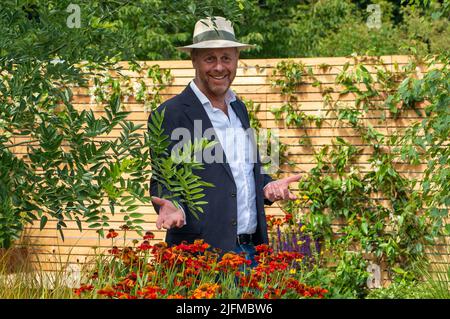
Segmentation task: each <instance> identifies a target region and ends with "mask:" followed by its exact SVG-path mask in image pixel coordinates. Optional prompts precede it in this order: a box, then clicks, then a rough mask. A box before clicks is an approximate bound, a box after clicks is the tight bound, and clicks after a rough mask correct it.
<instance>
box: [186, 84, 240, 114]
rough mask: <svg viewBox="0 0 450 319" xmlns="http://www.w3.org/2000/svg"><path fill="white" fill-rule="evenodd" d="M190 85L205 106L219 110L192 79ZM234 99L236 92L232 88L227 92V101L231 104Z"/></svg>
mask: <svg viewBox="0 0 450 319" xmlns="http://www.w3.org/2000/svg"><path fill="white" fill-rule="evenodd" d="M189 85H190V87H191V89H192V91H194V93H195V95H196V96H197V98H198V99H199V100H200V103H202V105H203V106H206V107H209V108H211V109H212V110H213V111H215V110H218V109H216V108H214V107H213V106H212V104H211V101H210V100H209V99H208V98H207V97H206V95H205V94H203V92H202V91H200V89H199V88H198V86H197V85H196V84H195V82H194V81H191V83H189ZM234 101H236V94H234V92H233V91H232V90H231V89H228V91H227V93H226V94H225V103H226V104H227V105H228V106H229V105H230V103H231V102H234Z"/></svg>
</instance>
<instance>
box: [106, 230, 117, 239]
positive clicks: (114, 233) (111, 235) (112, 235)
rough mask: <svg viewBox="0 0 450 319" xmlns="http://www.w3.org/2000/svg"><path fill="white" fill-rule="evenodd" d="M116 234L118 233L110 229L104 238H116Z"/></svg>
mask: <svg viewBox="0 0 450 319" xmlns="http://www.w3.org/2000/svg"><path fill="white" fill-rule="evenodd" d="M117 236H119V234H118V233H117V232H116V231H115V230H114V229H110V230H109V231H108V235H106V238H116V237H117Z"/></svg>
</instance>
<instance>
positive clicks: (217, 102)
mask: <svg viewBox="0 0 450 319" xmlns="http://www.w3.org/2000/svg"><path fill="white" fill-rule="evenodd" d="M194 83H195V85H196V86H197V88H198V89H199V90H200V91H201V92H202V93H203V94H204V95H205V96H206V97H207V98H208V100H209V101H210V102H211V105H212V106H213V107H215V108H217V109H220V110H222V112H224V113H225V114H226V115H227V116H228V106H227V103H226V102H225V94H223V95H222V96H217V95H212V94H209V92H207V90H205V89H204V88H203V87H202V86H201V85H199V83H198V82H197V81H196V80H195V79H194Z"/></svg>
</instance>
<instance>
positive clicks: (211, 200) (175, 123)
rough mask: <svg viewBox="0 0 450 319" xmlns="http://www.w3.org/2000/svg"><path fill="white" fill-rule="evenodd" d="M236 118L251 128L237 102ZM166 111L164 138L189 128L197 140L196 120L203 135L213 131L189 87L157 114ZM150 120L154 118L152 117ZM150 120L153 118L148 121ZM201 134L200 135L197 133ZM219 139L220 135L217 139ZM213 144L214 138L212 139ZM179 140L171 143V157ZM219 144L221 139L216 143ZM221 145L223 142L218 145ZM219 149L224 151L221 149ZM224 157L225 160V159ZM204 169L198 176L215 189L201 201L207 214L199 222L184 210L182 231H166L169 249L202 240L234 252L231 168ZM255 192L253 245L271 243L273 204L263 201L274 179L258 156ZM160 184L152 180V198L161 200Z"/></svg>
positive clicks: (216, 165)
mask: <svg viewBox="0 0 450 319" xmlns="http://www.w3.org/2000/svg"><path fill="white" fill-rule="evenodd" d="M231 106H232V108H233V110H234V112H235V113H236V115H237V116H238V117H239V119H240V120H241V123H242V126H243V127H244V129H248V128H249V127H250V121H249V116H248V112H247V109H246V107H245V104H244V103H243V102H242V101H240V100H239V99H237V100H236V101H235V102H232V103H231ZM163 109H165V114H164V122H163V128H164V131H165V134H167V135H168V136H169V137H170V136H171V132H172V131H173V130H174V129H175V128H178V127H183V128H187V129H188V130H189V131H190V132H191V137H192V141H193V140H194V120H201V121H202V122H201V123H202V132H201V133H202V135H201V136H203V132H204V131H205V130H206V129H208V128H212V124H211V121H210V119H209V117H208V115H207V113H206V111H205V109H204V108H203V105H202V104H201V103H200V101H199V99H198V98H197V96H196V95H195V93H194V92H193V91H192V89H191V88H190V86H189V85H188V86H187V87H186V88H185V89H184V91H183V92H181V93H180V94H179V95H177V96H175V97H173V98H171V99H169V100H167V101H166V102H164V103H163V104H161V105H160V106H159V107H158V109H157V111H158V112H161V111H162V110H163ZM150 116H151V114H150ZM149 118H150V117H149ZM197 134H199V132H197ZM215 138H216V139H217V135H216V136H215ZM212 140H214V138H212ZM178 142H179V141H178V140H171V145H170V146H169V154H170V151H171V149H172V148H173V146H174V145H175V144H176V143H178ZM217 142H219V141H218V139H217ZM219 144H220V142H219ZM219 147H221V146H220V145H219ZM225 158H226V157H225V155H224V159H225ZM203 164H204V169H202V170H196V171H195V174H196V175H198V176H200V177H201V178H202V179H203V180H204V181H206V182H209V183H212V184H213V185H214V187H206V188H205V189H204V194H205V195H206V196H205V197H203V198H202V199H201V200H203V201H207V202H208V203H207V204H205V205H203V206H202V208H203V210H204V213H199V214H198V215H199V217H200V219H199V220H197V219H196V218H195V217H194V216H193V215H192V214H191V213H190V212H189V210H188V209H187V207H185V206H183V209H184V211H185V213H186V225H185V226H183V227H181V228H176V227H175V228H172V229H169V230H168V231H167V234H166V242H167V243H168V244H169V245H177V244H179V243H181V242H182V241H183V240H185V241H187V242H188V243H192V242H193V241H194V240H195V239H203V240H204V241H205V242H206V243H208V244H210V245H211V246H212V247H215V248H219V249H221V250H222V252H227V251H231V250H233V249H235V247H236V236H237V198H236V184H235V182H234V178H233V175H232V173H231V169H230V166H229V165H228V163H226V160H224V163H215V162H213V163H203ZM253 171H254V178H255V191H256V210H257V215H258V216H257V223H258V225H257V229H256V233H255V234H254V244H255V245H258V244H263V243H268V235H267V224H266V215H265V212H264V204H265V203H266V204H269V205H270V204H272V203H271V202H270V201H268V200H265V199H264V194H263V188H264V186H265V185H266V184H267V183H269V182H270V181H271V180H272V179H271V178H270V176H269V175H267V174H261V160H260V157H259V152H257V163H255V165H254V169H253ZM160 189H161V188H160ZM162 189H163V194H162V195H163V196H164V195H168V192H167V189H165V188H162ZM157 190H158V183H157V182H156V181H155V180H154V179H151V180H150V193H151V195H154V196H158V193H157ZM155 210H156V212H157V213H159V207H158V206H157V205H155Z"/></svg>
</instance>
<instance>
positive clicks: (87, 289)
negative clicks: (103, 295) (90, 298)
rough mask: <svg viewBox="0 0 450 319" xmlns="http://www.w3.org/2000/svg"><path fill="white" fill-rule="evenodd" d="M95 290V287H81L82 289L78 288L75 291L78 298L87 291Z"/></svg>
mask: <svg viewBox="0 0 450 319" xmlns="http://www.w3.org/2000/svg"><path fill="white" fill-rule="evenodd" d="M92 289H94V286H92V285H81V286H80V288H76V289H74V290H73V292H74V293H75V295H76V296H80V295H81V294H82V293H83V292H85V291H91V290H92Z"/></svg>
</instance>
